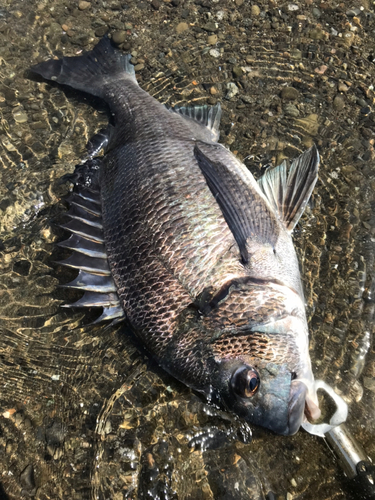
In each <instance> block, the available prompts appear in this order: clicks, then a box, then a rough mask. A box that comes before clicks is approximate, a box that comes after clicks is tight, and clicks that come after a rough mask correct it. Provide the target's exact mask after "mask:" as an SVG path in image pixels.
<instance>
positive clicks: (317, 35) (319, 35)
mask: <svg viewBox="0 0 375 500" xmlns="http://www.w3.org/2000/svg"><path fill="white" fill-rule="evenodd" d="M309 35H310V38H312V39H313V40H323V38H324V32H323V30H321V29H319V28H314V29H312V30H311V31H310V33H309Z"/></svg>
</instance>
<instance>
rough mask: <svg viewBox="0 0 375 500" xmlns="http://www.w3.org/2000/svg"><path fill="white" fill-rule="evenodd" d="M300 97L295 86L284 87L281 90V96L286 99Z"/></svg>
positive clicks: (292, 99)
mask: <svg viewBox="0 0 375 500" xmlns="http://www.w3.org/2000/svg"><path fill="white" fill-rule="evenodd" d="M298 97H299V92H298V90H297V89H296V88H294V87H284V88H283V89H282V91H281V98H282V99H283V100H284V101H294V100H295V99H298Z"/></svg>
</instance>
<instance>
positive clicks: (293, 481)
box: [290, 477, 297, 488]
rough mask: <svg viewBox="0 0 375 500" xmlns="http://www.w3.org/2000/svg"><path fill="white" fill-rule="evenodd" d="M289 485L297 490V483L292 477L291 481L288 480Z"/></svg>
mask: <svg viewBox="0 0 375 500" xmlns="http://www.w3.org/2000/svg"><path fill="white" fill-rule="evenodd" d="M290 484H291V485H292V486H293V488H297V481H296V480H295V479H294V477H292V479H291V480H290Z"/></svg>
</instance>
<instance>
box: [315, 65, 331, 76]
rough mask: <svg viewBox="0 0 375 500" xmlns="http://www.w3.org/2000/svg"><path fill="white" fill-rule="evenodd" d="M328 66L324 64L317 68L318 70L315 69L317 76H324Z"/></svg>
mask: <svg viewBox="0 0 375 500" xmlns="http://www.w3.org/2000/svg"><path fill="white" fill-rule="evenodd" d="M327 69H328V66H326V65H325V64H322V65H321V66H319V68H315V73H318V75H324V73H325V72H326V71H327Z"/></svg>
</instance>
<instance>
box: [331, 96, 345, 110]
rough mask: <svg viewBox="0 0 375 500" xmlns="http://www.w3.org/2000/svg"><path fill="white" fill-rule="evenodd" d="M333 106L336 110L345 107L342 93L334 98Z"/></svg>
mask: <svg viewBox="0 0 375 500" xmlns="http://www.w3.org/2000/svg"><path fill="white" fill-rule="evenodd" d="M333 107H334V109H335V110H336V111H341V110H342V109H344V107H345V101H344V99H343V97H342V96H341V95H337V96H336V97H335V98H334V99H333Z"/></svg>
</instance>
